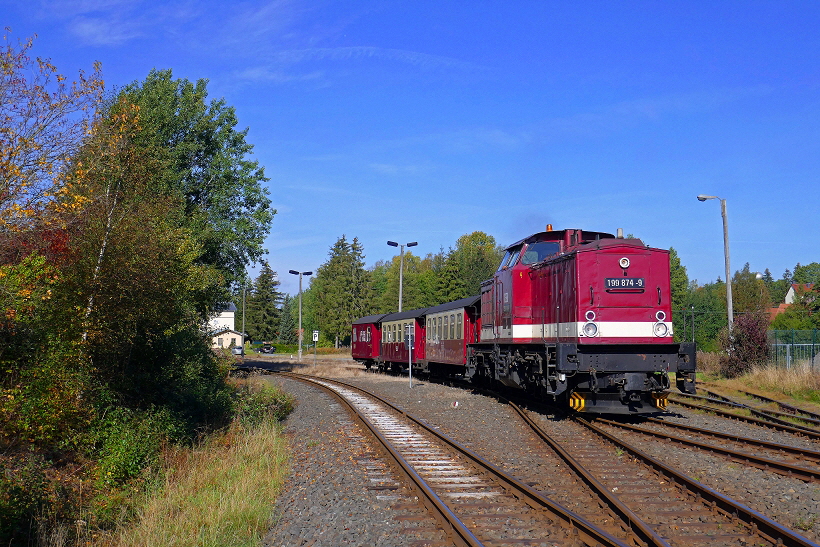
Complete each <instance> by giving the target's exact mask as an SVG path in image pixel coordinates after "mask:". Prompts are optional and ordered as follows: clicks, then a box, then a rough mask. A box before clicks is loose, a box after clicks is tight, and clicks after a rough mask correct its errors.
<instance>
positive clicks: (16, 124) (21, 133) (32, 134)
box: [0, 30, 103, 230]
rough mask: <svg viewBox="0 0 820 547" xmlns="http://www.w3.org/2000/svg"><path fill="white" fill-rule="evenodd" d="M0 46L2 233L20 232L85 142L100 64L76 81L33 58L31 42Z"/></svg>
mask: <svg viewBox="0 0 820 547" xmlns="http://www.w3.org/2000/svg"><path fill="white" fill-rule="evenodd" d="M3 42H4V45H3V46H2V47H0V228H2V229H3V230H15V229H18V230H19V229H22V227H23V226H28V225H29V224H30V223H31V222H33V221H35V220H42V219H41V218H40V219H38V218H36V217H37V216H38V215H39V213H40V209H41V207H42V206H43V205H44V203H46V202H47V201H49V200H50V199H51V197H52V196H53V194H54V192H55V191H57V190H58V189H59V188H58V187H56V180H55V177H56V176H57V174H58V173H59V172H60V171H61V170H62V169H63V168H64V166H65V165H66V163H67V162H68V161H69V160H70V158H71V155H72V154H73V153H74V152H75V151H76V150H77V148H78V147H79V146H80V144H81V143H82V141H83V139H84V138H85V136H86V134H87V132H88V130H89V128H90V124H91V120H92V118H93V116H94V114H95V109H96V107H97V105H98V104H99V102H100V100H101V97H102V92H103V80H102V75H101V72H100V64H99V63H95V64H94V69H93V71H92V72H91V74H90V75H86V74H85V73H83V72H80V74H79V77H78V79H77V80H76V81H74V82H72V83H68V81H67V79H66V77H65V76H63V75H61V74H59V73H58V72H57V68H56V67H55V66H54V65H53V64H52V63H51V61H50V60H48V59H41V58H39V57H38V58H32V57H31V55H30V50H31V48H32V46H33V43H34V39H33V38H30V39H28V40H26V41H24V42H19V43H18V44H13V43H11V42H10V39H9V36H8V30H7V31H6V34H4V36H3Z"/></svg>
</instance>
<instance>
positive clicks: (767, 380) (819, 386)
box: [727, 364, 820, 403]
mask: <svg viewBox="0 0 820 547" xmlns="http://www.w3.org/2000/svg"><path fill="white" fill-rule="evenodd" d="M733 383H734V384H737V385H736V387H738V388H739V389H744V390H747V391H761V390H763V391H767V392H770V393H775V394H782V395H785V396H787V397H791V398H793V399H798V400H803V401H810V402H813V403H820V372H819V371H817V370H814V369H812V368H811V367H810V366H808V365H807V364H804V365H798V366H793V367H791V368H789V369H786V368H782V367H781V368H776V367H771V366H768V367H755V368H753V369H752V371H751V372H750V373H749V374H746V375H744V376H741V377H740V378H737V379H735V380H734V381H733V382H728V381H727V387H732V386H731V384H733Z"/></svg>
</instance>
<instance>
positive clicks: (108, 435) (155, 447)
mask: <svg viewBox="0 0 820 547" xmlns="http://www.w3.org/2000/svg"><path fill="white" fill-rule="evenodd" d="M180 429H181V426H180V424H179V423H178V421H177V420H174V419H173V417H172V416H171V414H170V412H168V411H167V410H165V409H152V410H149V411H135V410H130V409H127V408H122V407H119V408H112V409H110V410H109V412H107V413H106V414H105V418H104V419H103V420H102V421H101V423H100V424H99V425H98V433H99V437H100V440H101V447H100V453H99V460H98V464H99V465H98V474H97V475H98V476H97V482H98V484H99V485H100V486H115V485H119V484H122V483H125V482H127V481H129V480H131V479H134V478H137V477H140V476H143V477H146V478H147V477H148V476H150V475H151V471H153V469H154V467H155V466H156V464H157V463H158V462H159V457H160V453H161V450H162V445H163V444H164V443H165V442H167V441H168V440H172V439H175V438H178V437H179V436H180Z"/></svg>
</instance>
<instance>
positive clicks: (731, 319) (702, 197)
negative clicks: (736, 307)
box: [698, 194, 735, 333]
mask: <svg viewBox="0 0 820 547" xmlns="http://www.w3.org/2000/svg"><path fill="white" fill-rule="evenodd" d="M707 199H720V214H721V215H722V216H723V256H724V259H725V261H726V307H727V309H728V311H729V332H730V333H731V332H732V327H733V326H734V323H735V319H734V315H733V313H732V276H731V268H730V267H729V222H728V220H726V200H725V199H721V198H719V197H717V196H707V195H704V194H700V195H699V196H698V201H706V200H707Z"/></svg>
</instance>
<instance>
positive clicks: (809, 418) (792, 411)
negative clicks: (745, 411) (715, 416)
mask: <svg viewBox="0 0 820 547" xmlns="http://www.w3.org/2000/svg"><path fill="white" fill-rule="evenodd" d="M701 385H702V386H706V387H701V388H700V389H702V390H703V391H704V392H705V393H706V394H707V395H708V396H709V397H712V398H715V399H720V400H723V401H727V402H730V403H735V404H740V405H743V406H747V407H749V408H754V409H755V410H759V411H761V412H763V413H766V414H769V415H771V416H774V417H777V418H786V419H788V418H792V419H797V420H800V421H802V422H805V423H807V424H810V425H811V426H813V427H815V428H817V427H818V426H820V414H818V413H816V412H812V411H810V410H806V409H804V408H800V407H798V406H795V405H790V404H788V403H784V402H782V401H778V400H776V399H772V398H771V397H766V396H765V395H760V394H757V393H752V392H751V391H744V390H742V389H736V388H732V391H736V392H738V393H740V394H741V395H743V396H745V397H747V398H750V399H755V400H758V401H760V402H761V403H764V404H769V405H774V406H776V407H777V408H779V409H781V410H780V411H776V410H771V409H767V408H759V407H755V406H752V405H748V404H746V403H743V402H741V401H738V400H737V399H733V398H732V397H729V396H727V395H724V394H722V393H719V392H717V391H715V390H714V388H716V387H718V386H715V385H714V384H708V383H706V384H701ZM709 388H712V389H709Z"/></svg>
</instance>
